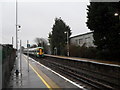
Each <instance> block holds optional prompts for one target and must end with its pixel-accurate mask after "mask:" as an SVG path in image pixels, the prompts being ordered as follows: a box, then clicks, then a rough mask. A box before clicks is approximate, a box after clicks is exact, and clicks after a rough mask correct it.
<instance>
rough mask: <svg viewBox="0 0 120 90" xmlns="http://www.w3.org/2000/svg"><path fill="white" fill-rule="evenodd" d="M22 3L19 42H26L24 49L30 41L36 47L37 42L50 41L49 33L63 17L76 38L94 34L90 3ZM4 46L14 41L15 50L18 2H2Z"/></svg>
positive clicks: (19, 18) (19, 7)
mask: <svg viewBox="0 0 120 90" xmlns="http://www.w3.org/2000/svg"><path fill="white" fill-rule="evenodd" d="M19 1H20V0H18V24H19V25H21V29H20V31H19V32H18V40H20V39H21V40H22V45H23V46H25V47H26V41H27V40H29V42H30V44H33V43H35V42H34V39H35V38H36V37H39V38H48V34H49V32H51V31H52V27H53V24H54V19H55V18H59V17H61V18H62V20H63V21H64V22H65V23H66V24H67V25H69V27H70V28H71V30H72V36H75V35H79V34H83V33H86V32H90V30H89V29H88V28H87V26H86V21H87V18H86V16H87V10H86V9H87V5H88V4H89V0H81V2H76V1H72V0H71V1H70V2H68V1H67V2H64V1H61V2H60V1H59V2H55V1H51V2H48V1H45V2H40V1H39V2H38V1H37V0H35V1H34V0H27V1H26V2H25V1H20V2H19ZM1 8H2V9H0V10H2V42H0V43H7V44H8V43H11V39H12V37H14V46H15V24H16V23H15V20H16V15H15V13H16V12H15V11H16V10H15V9H16V2H15V0H11V1H10V0H7V2H2V7H1Z"/></svg>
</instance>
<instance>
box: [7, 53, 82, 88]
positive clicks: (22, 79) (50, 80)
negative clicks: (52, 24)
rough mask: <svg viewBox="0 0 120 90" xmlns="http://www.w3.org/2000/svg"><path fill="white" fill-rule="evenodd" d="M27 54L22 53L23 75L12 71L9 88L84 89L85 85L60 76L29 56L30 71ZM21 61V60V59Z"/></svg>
mask: <svg viewBox="0 0 120 90" xmlns="http://www.w3.org/2000/svg"><path fill="white" fill-rule="evenodd" d="M27 60H28V59H27V56H26V55H22V61H21V62H22V75H21V74H20V73H19V75H18V77H17V76H16V74H15V73H14V72H15V68H14V69H13V71H12V74H11V78H10V82H9V85H8V88H46V89H50V88H59V89H63V88H64V89H65V88H67V89H70V88H71V89H77V90H83V89H84V87H82V86H80V85H78V84H76V83H74V82H72V81H70V80H68V79H67V78H65V77H62V76H60V75H59V74H57V73H56V72H54V71H52V70H51V69H50V68H47V67H45V66H44V65H42V64H40V63H39V62H37V61H35V60H34V59H32V58H30V57H29V72H28V61H27ZM19 62H20V61H19Z"/></svg>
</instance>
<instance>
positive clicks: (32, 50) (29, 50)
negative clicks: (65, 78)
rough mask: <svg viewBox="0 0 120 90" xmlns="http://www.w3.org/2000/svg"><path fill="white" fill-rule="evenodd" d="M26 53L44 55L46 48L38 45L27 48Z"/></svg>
mask: <svg viewBox="0 0 120 90" xmlns="http://www.w3.org/2000/svg"><path fill="white" fill-rule="evenodd" d="M23 52H24V54H29V55H32V56H36V57H44V48H43V47H36V48H25V49H24V51H23Z"/></svg>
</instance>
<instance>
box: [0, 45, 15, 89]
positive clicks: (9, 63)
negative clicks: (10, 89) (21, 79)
mask: <svg viewBox="0 0 120 90" xmlns="http://www.w3.org/2000/svg"><path fill="white" fill-rule="evenodd" d="M0 46H2V51H1V53H0V54H2V55H1V56H2V61H1V62H2V88H6V86H7V84H8V81H9V78H10V75H11V71H12V69H13V66H14V62H15V58H16V50H15V49H14V48H13V46H12V45H0Z"/></svg>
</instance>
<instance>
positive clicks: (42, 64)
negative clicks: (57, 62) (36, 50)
mask: <svg viewBox="0 0 120 90" xmlns="http://www.w3.org/2000/svg"><path fill="white" fill-rule="evenodd" d="M24 56H25V55H24ZM29 58H30V59H31V60H32V61H34V62H36V63H38V64H39V65H41V66H42V67H44V68H46V69H48V70H49V71H51V72H53V73H55V74H56V75H58V76H60V77H61V78H63V79H64V80H66V81H68V82H70V83H72V84H73V85H75V86H77V87H79V88H82V89H83V90H86V89H85V88H84V87H82V86H80V85H79V84H77V83H75V82H73V81H71V80H69V79H67V78H66V77H64V76H62V75H60V74H59V73H57V72H55V71H53V70H52V69H50V68H48V67H46V66H45V65H43V64H41V63H40V62H37V61H35V60H34V59H32V58H31V57H29Z"/></svg>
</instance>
